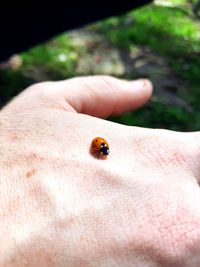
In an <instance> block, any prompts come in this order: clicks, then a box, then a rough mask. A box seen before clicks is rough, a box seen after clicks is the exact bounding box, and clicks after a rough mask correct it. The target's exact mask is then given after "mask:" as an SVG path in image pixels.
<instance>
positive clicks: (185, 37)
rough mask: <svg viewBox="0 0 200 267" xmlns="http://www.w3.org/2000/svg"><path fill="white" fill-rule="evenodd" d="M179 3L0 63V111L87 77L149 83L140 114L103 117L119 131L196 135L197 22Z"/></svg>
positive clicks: (199, 90)
mask: <svg viewBox="0 0 200 267" xmlns="http://www.w3.org/2000/svg"><path fill="white" fill-rule="evenodd" d="M194 2H195V1H186V0H171V1H167V0H161V1H155V2H154V3H153V4H151V5H147V6H144V7H142V8H139V9H136V10H133V11H130V12H128V13H127V14H125V15H123V16H119V17H111V18H109V19H105V20H103V21H98V22H97V23H94V24H90V25H87V26H86V27H84V28H81V29H77V30H73V31H70V32H67V33H62V34H60V35H59V36H56V37H55V38H53V39H52V40H49V41H48V42H47V43H44V44H41V45H38V46H37V47H33V48H31V49H29V50H28V51H25V52H23V53H21V54H19V55H13V56H12V57H11V58H10V60H9V61H8V62H4V63H1V64H0V105H1V106H3V105H4V104H5V103H6V102H8V101H9V100H10V99H11V98H12V97H13V96H15V95H17V94H18V93H19V92H20V91H22V90H23V89H24V88H26V87H27V86H28V85H31V84H33V83H37V82H40V81H46V80H59V79H66V78H70V77H75V76H85V75H93V74H106V75H113V76H116V77H120V78H127V79H135V78H140V77H147V78H149V79H151V81H152V82H153V84H154V88H155V89H154V94H153V97H152V99H151V100H150V101H149V102H148V103H147V104H146V105H145V106H144V107H143V108H141V109H139V110H137V111H135V112H128V113H126V114H124V115H122V116H120V117H116V118H113V117H111V118H108V120H112V121H115V122H119V123H122V124H126V125H137V126H143V127H151V128H165V129H171V130H177V131H197V130H200V19H198V18H197V17H195V15H194V14H193V12H192V3H194Z"/></svg>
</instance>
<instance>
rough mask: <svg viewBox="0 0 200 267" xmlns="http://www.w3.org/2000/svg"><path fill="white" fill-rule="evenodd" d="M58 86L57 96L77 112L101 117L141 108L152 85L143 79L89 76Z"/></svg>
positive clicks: (58, 83) (62, 82) (59, 83)
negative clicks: (130, 79)
mask: <svg viewBox="0 0 200 267" xmlns="http://www.w3.org/2000/svg"><path fill="white" fill-rule="evenodd" d="M57 86H58V91H56V93H57V94H60V96H61V97H62V99H65V100H66V101H67V104H69V105H70V106H71V107H72V108H73V109H74V110H75V111H76V112H79V113H84V114H88V115H92V116H95V117H100V118H105V117H108V116H110V115H114V116H115V115H119V114H121V113H124V112H127V111H130V110H134V109H136V108H138V107H140V106H142V105H144V104H145V103H146V102H147V101H148V100H149V98H150V96H151V94H152V84H151V83H150V81H148V80H146V79H139V80H135V81H126V80H121V79H117V78H114V77H110V76H89V77H79V78H73V79H70V80H66V81H61V82H57ZM57 96H58V95H57Z"/></svg>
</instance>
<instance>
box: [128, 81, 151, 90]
mask: <svg viewBox="0 0 200 267" xmlns="http://www.w3.org/2000/svg"><path fill="white" fill-rule="evenodd" d="M132 87H133V89H134V90H135V91H137V90H139V91H141V90H144V91H146V90H150V91H152V84H151V82H150V81H149V80H146V79H138V80H135V81H133V82H132Z"/></svg>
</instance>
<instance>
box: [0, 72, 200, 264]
mask: <svg viewBox="0 0 200 267" xmlns="http://www.w3.org/2000/svg"><path fill="white" fill-rule="evenodd" d="M151 93H152V85H151V83H150V82H149V81H148V80H138V81H124V80H119V79H116V78H113V77H108V76H91V77H82V78H73V79H70V80H65V81H59V82H45V83H39V84H35V85H33V86H31V87H29V88H27V89H26V90H25V91H23V92H22V93H21V94H20V95H19V96H17V97H16V98H14V99H13V100H12V101H11V102H10V103H8V104H7V105H6V106H5V107H4V108H3V109H2V110H1V112H0V128H1V131H0V146H1V149H0V174H1V175H0V240H1V243H0V255H1V257H0V267H8V266H9V267H10V266H12V267H18V266H20V267H24V266H30V267H33V266H34V267H36V266H37V267H38V266H47V267H49V266H51V267H55V266H56V267H62V266H67V267H68V266H69V267H79V266H80V267H115V266H116V267H120V266H126V267H133V266H142V267H143V266H145V267H146V266H147V267H154V266H162V267H165V266H170V267H171V266H172V267H173V266H174V267H179V266H180V267H184V266H192V267H198V266H200V190H199V180H200V170H199V169H200V134H199V133H198V132H195V133H181V132H173V131H167V130H162V129H145V128H138V127H130V126H124V125H120V124H117V123H112V122H109V121H107V120H104V118H106V117H108V116H109V115H118V114H121V113H123V112H126V111H129V110H133V109H136V108H138V107H140V106H142V105H143V104H144V103H145V102H146V101H148V99H149V98H150V96H151ZM96 136H102V137H103V138H105V139H106V140H107V141H108V143H109V145H110V155H109V156H108V157H107V159H106V160H101V159H98V158H95V157H93V156H92V155H91V153H90V145H91V141H92V140H93V138H94V137H96Z"/></svg>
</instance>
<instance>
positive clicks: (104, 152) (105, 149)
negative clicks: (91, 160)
mask: <svg viewBox="0 0 200 267" xmlns="http://www.w3.org/2000/svg"><path fill="white" fill-rule="evenodd" d="M109 153H110V150H109V148H108V147H107V146H106V145H105V144H104V143H103V144H102V145H101V148H100V150H99V154H102V155H104V156H107V155H108V154H109Z"/></svg>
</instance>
